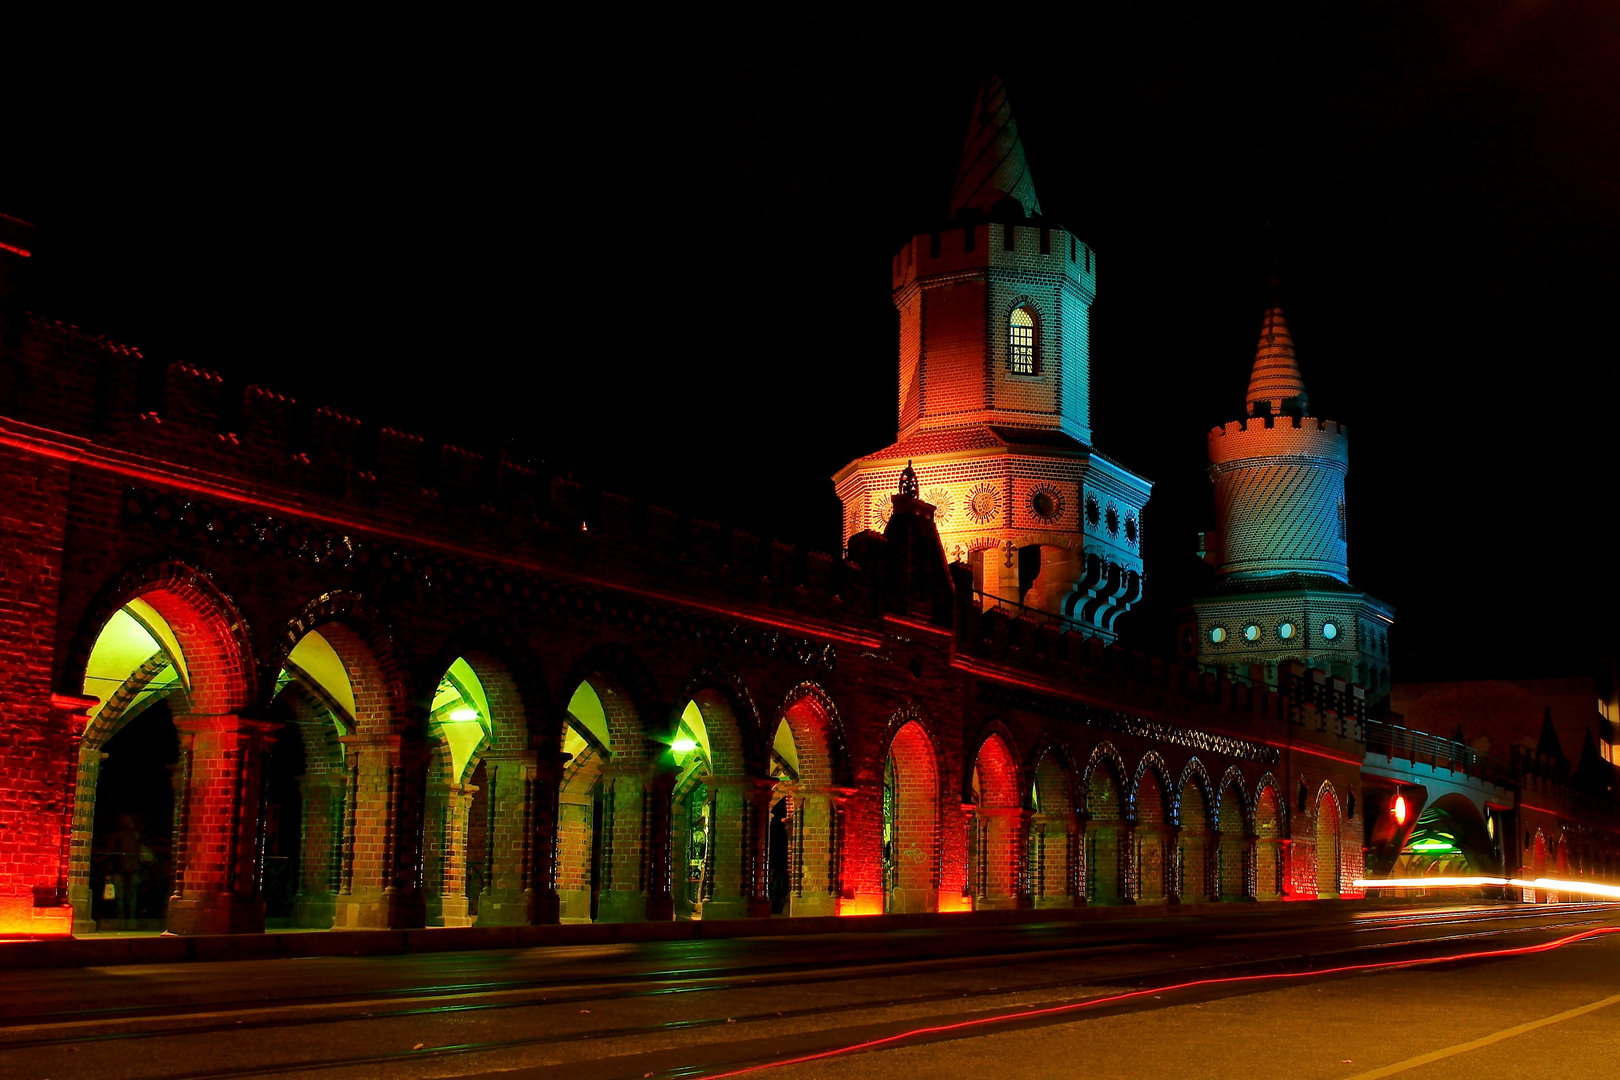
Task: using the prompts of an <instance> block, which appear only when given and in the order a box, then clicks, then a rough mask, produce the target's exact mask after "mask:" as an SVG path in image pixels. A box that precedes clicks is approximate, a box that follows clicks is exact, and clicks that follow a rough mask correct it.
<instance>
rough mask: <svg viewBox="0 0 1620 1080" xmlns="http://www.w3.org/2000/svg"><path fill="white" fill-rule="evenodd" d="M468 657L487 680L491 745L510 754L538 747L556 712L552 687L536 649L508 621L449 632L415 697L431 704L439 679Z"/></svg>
mask: <svg viewBox="0 0 1620 1080" xmlns="http://www.w3.org/2000/svg"><path fill="white" fill-rule="evenodd" d="M458 659H461V660H465V661H466V662H467V664H468V665H469V666H470V667H471V668H472V669H473V671H474V673H475V674H476V675H477V676H478V681H479V682H480V683H482V684H483V690H484V697H485V699H486V700H487V702H488V704H489V706H490V711H491V714H492V715H491V716H490V717H488V719H489V721H490V746H491V747H493V748H495V749H497V750H500V751H503V752H509V753H517V752H520V751H525V750H530V749H534V748H537V747H539V746H540V745H541V742H542V741H543V740H542V738H541V733H542V731H543V728H544V723H545V720H546V718H547V716H548V714H549V713H550V712H551V701H552V688H551V685H550V683H549V681H548V680H547V678H546V673H545V666H544V664H543V663H542V662H541V660H540V657H539V656H538V655H536V654H535V652H534V649H533V648H532V647H531V646H530V645H529V643H528V641H527V640H525V639H524V638H523V637H522V636H520V635H518V634H516V633H514V632H513V631H512V628H511V626H510V625H509V624H507V623H505V622H503V621H501V620H498V619H494V618H483V619H477V620H474V621H473V622H470V623H467V624H466V625H464V626H462V627H460V628H459V629H457V630H456V631H455V632H454V633H452V634H451V635H449V636H448V637H447V638H446V639H445V640H444V642H443V643H442V644H441V645H440V646H439V648H438V649H437V650H436V651H435V653H434V654H433V659H432V661H431V662H430V663H429V664H428V665H427V666H426V667H425V668H424V669H423V671H422V673H421V674H422V676H423V679H422V681H421V682H420V683H419V684H418V686H417V688H416V694H415V697H416V700H417V701H418V702H421V701H423V700H426V701H428V702H431V701H432V700H433V695H434V693H435V691H436V690H437V687H438V683H439V680H440V679H441V678H442V677H443V675H444V673H445V672H446V671H448V670H450V667H451V665H452V664H454V663H455V662H456V660H458Z"/></svg>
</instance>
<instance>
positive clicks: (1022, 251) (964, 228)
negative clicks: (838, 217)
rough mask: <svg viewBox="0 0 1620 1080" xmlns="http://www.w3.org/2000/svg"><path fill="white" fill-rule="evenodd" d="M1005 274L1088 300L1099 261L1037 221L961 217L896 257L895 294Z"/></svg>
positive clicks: (1059, 229)
mask: <svg viewBox="0 0 1620 1080" xmlns="http://www.w3.org/2000/svg"><path fill="white" fill-rule="evenodd" d="M986 270H1007V271H1014V272H1017V271H1022V272H1025V273H1037V274H1050V275H1052V277H1053V279H1054V280H1060V279H1066V280H1068V281H1070V282H1072V283H1073V284H1074V285H1076V286H1078V287H1079V288H1080V289H1081V290H1082V291H1084V292H1085V293H1086V294H1087V297H1088V298H1090V297H1092V296H1095V295H1096V291H1097V257H1096V253H1095V252H1094V251H1093V250H1092V249H1091V247H1090V246H1089V245H1088V244H1086V243H1085V241H1083V240H1080V239H1079V238H1078V237H1076V236H1075V235H1074V234H1073V233H1071V232H1069V230H1067V229H1065V228H1063V227H1062V226H1059V225H1051V224H1049V223H1047V222H1045V221H1044V220H1043V219H1041V218H1023V217H1018V218H1016V219H1014V218H1013V217H1011V216H1004V215H989V216H984V215H964V216H963V217H962V218H960V219H958V220H957V221H953V222H951V223H950V224H948V225H945V226H942V227H941V228H939V229H935V230H933V231H930V232H925V233H919V234H917V235H916V236H913V237H912V238H911V240H910V241H909V242H908V243H907V244H906V245H905V246H904V247H902V248H901V249H900V250H899V251H898V252H897V253H896V254H895V256H894V260H893V265H892V268H891V271H892V278H893V284H894V289H895V291H896V292H899V291H900V290H902V289H906V288H908V287H910V286H912V285H914V284H916V283H917V282H918V281H921V280H926V279H928V278H933V277H943V276H948V275H952V274H960V273H971V272H974V271H986Z"/></svg>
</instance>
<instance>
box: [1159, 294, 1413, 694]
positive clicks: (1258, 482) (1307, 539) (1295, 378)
mask: <svg viewBox="0 0 1620 1080" xmlns="http://www.w3.org/2000/svg"><path fill="white" fill-rule="evenodd" d="M1244 412H1245V414H1246V415H1245V416H1244V417H1243V419H1241V420H1235V421H1233V422H1231V423H1228V424H1222V425H1221V426H1220V427H1217V428H1214V429H1213V430H1211V431H1210V433H1209V477H1210V480H1211V481H1213V482H1214V485H1215V514H1216V522H1217V524H1216V528H1215V530H1214V531H1213V532H1208V533H1205V534H1204V536H1203V550H1202V551H1201V552H1200V554H1201V555H1202V556H1203V558H1204V560H1205V561H1206V562H1208V563H1209V564H1210V565H1212V566H1214V567H1215V570H1216V575H1217V576H1216V582H1215V585H1214V587H1213V588H1212V589H1211V590H1210V591H1209V592H1208V594H1206V595H1204V596H1201V597H1199V598H1198V599H1196V600H1195V601H1194V602H1193V614H1194V618H1193V621H1192V622H1190V623H1189V624H1188V625H1187V626H1186V627H1185V629H1184V634H1183V641H1184V643H1185V648H1187V650H1188V651H1190V652H1194V653H1195V654H1196V656H1197V657H1198V660H1199V661H1200V662H1201V663H1202V664H1204V665H1205V666H1207V667H1209V668H1212V669H1215V668H1218V669H1224V670H1226V671H1229V672H1231V673H1233V674H1239V675H1247V674H1249V671H1250V669H1251V668H1253V667H1259V668H1260V669H1261V670H1262V671H1263V673H1264V678H1265V679H1266V680H1267V681H1271V682H1275V680H1276V677H1277V665H1278V664H1279V663H1282V662H1284V661H1288V660H1299V661H1302V662H1303V663H1304V664H1305V665H1306V666H1307V667H1309V668H1313V669H1316V670H1321V671H1326V672H1329V673H1330V674H1332V675H1334V676H1336V677H1338V678H1342V679H1345V680H1347V681H1353V682H1356V683H1359V684H1360V685H1361V686H1363V687H1365V688H1366V690H1367V696H1368V699H1369V700H1372V699H1376V698H1379V697H1382V696H1384V695H1385V694H1387V693H1388V692H1389V628H1390V624H1391V622H1392V621H1393V617H1394V609H1392V608H1391V607H1389V605H1387V604H1385V603H1383V602H1382V601H1380V600H1376V599H1374V598H1373V597H1371V596H1369V595H1368V594H1366V593H1364V592H1360V591H1358V590H1357V589H1355V588H1353V587H1352V586H1351V584H1350V565H1349V557H1348V544H1349V518H1348V515H1347V510H1346V506H1345V500H1344V480H1345V474H1346V473H1347V472H1348V471H1349V468H1350V445H1349V437H1348V435H1347V433H1346V431H1345V428H1344V425H1343V424H1339V423H1336V422H1334V421H1332V420H1323V419H1320V418H1318V417H1315V416H1313V415H1311V407H1310V398H1309V397H1308V396H1307V395H1306V393H1305V382H1304V379H1302V378H1301V377H1300V372H1299V362H1298V360H1297V359H1296V357H1295V355H1294V342H1293V338H1292V336H1291V335H1290V334H1289V332H1288V323H1287V321H1286V320H1285V319H1284V318H1283V312H1282V307H1281V306H1280V305H1278V304H1275V303H1273V304H1272V305H1271V307H1270V308H1269V309H1268V310H1267V311H1266V314H1265V319H1264V321H1263V323H1262V325H1261V328H1260V344H1259V347H1258V349H1257V350H1256V352H1255V358H1254V369H1253V372H1252V373H1251V374H1250V376H1249V392H1248V396H1247V399H1246V400H1245V404H1244Z"/></svg>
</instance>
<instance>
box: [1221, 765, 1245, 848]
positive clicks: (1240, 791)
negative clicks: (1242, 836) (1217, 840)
mask: <svg viewBox="0 0 1620 1080" xmlns="http://www.w3.org/2000/svg"><path fill="white" fill-rule="evenodd" d="M1229 795H1235V796H1236V797H1237V805H1236V806H1235V807H1234V806H1232V805H1231V801H1230V800H1229V798H1228V796H1229ZM1234 809H1235V810H1236V811H1237V814H1238V820H1237V821H1235V822H1233V821H1228V819H1227V814H1228V813H1229V812H1230V811H1231V810H1234ZM1253 821H1254V808H1253V807H1252V806H1251V805H1250V803H1249V793H1248V791H1247V790H1246V788H1245V785H1244V782H1243V770H1242V769H1240V768H1238V767H1237V766H1236V765H1233V766H1231V767H1229V768H1228V769H1227V770H1226V772H1225V773H1223V774H1222V775H1221V784H1220V787H1218V788H1217V789H1216V803H1215V827H1216V828H1217V829H1218V830H1220V831H1221V832H1242V833H1250V832H1253V831H1254V829H1253Z"/></svg>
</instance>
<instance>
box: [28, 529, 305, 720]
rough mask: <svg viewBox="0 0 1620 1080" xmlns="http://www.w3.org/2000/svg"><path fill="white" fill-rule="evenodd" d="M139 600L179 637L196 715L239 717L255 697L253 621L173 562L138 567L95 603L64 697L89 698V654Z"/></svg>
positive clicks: (80, 633) (65, 678) (206, 579)
mask: <svg viewBox="0 0 1620 1080" xmlns="http://www.w3.org/2000/svg"><path fill="white" fill-rule="evenodd" d="M134 600H142V601H144V602H146V603H147V604H149V605H150V606H151V607H152V609H153V610H155V611H156V612H157V613H158V614H159V615H160V616H161V617H162V618H163V620H164V621H165V622H166V623H168V625H169V628H170V629H171V630H172V631H173V633H174V637H175V639H176V641H177V642H178V643H179V647H180V651H181V652H182V653H183V654H185V656H184V658H183V659H180V663H181V664H182V665H183V667H184V675H185V677H184V679H183V681H184V683H185V685H186V689H187V693H188V696H189V698H190V707H191V708H192V709H193V710H195V711H196V712H199V713H205V714H213V715H220V714H226V713H235V712H239V711H241V710H243V709H245V708H247V707H248V706H249V705H250V704H251V703H252V702H253V701H254V700H255V699H256V697H257V680H256V678H255V676H256V672H255V670H254V666H253V655H254V653H253V643H252V640H251V636H250V634H249V631H248V622H247V620H246V619H245V618H243V617H242V613H241V611H240V610H239V609H238V608H237V606H236V602H235V601H234V600H233V599H231V597H230V596H229V595H227V594H226V593H225V592H224V591H223V590H222V589H221V588H220V587H219V586H218V585H217V584H216V583H215V581H214V578H213V576H212V575H211V574H209V573H208V571H206V570H204V569H203V568H201V567H200V566H196V565H193V564H191V563H186V562H181V561H179V560H174V559H163V560H156V561H142V562H138V563H135V564H134V565H132V566H130V567H129V568H127V569H126V570H125V571H124V572H123V573H122V574H120V575H119V576H118V577H117V578H115V579H114V580H113V581H111V582H109V583H108V584H107V585H106V586H104V587H103V588H102V589H101V591H100V592H99V593H97V594H96V596H95V598H94V599H93V600H91V602H90V603H89V604H88V605H87V607H86V609H85V611H84V613H83V614H82V615H81V616H80V618H79V621H78V625H77V629H76V630H75V631H74V634H73V637H72V639H71V640H70V642H69V644H68V648H67V652H66V656H65V659H64V661H63V666H62V674H61V681H60V684H59V689H61V691H62V692H63V693H67V694H71V695H73V696H75V697H76V696H78V695H79V694H81V693H83V688H84V677H85V671H86V669H87V667H88V666H89V661H90V652H91V650H92V649H94V648H95V644H96V640H97V638H98V637H100V635H101V630H102V628H103V627H104V626H106V625H107V623H108V621H109V620H111V619H112V617H113V615H115V614H116V613H117V612H118V611H120V610H121V609H123V608H124V607H126V606H128V605H129V604H130V602H131V601H134ZM171 659H175V658H171ZM272 681H273V680H272Z"/></svg>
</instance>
